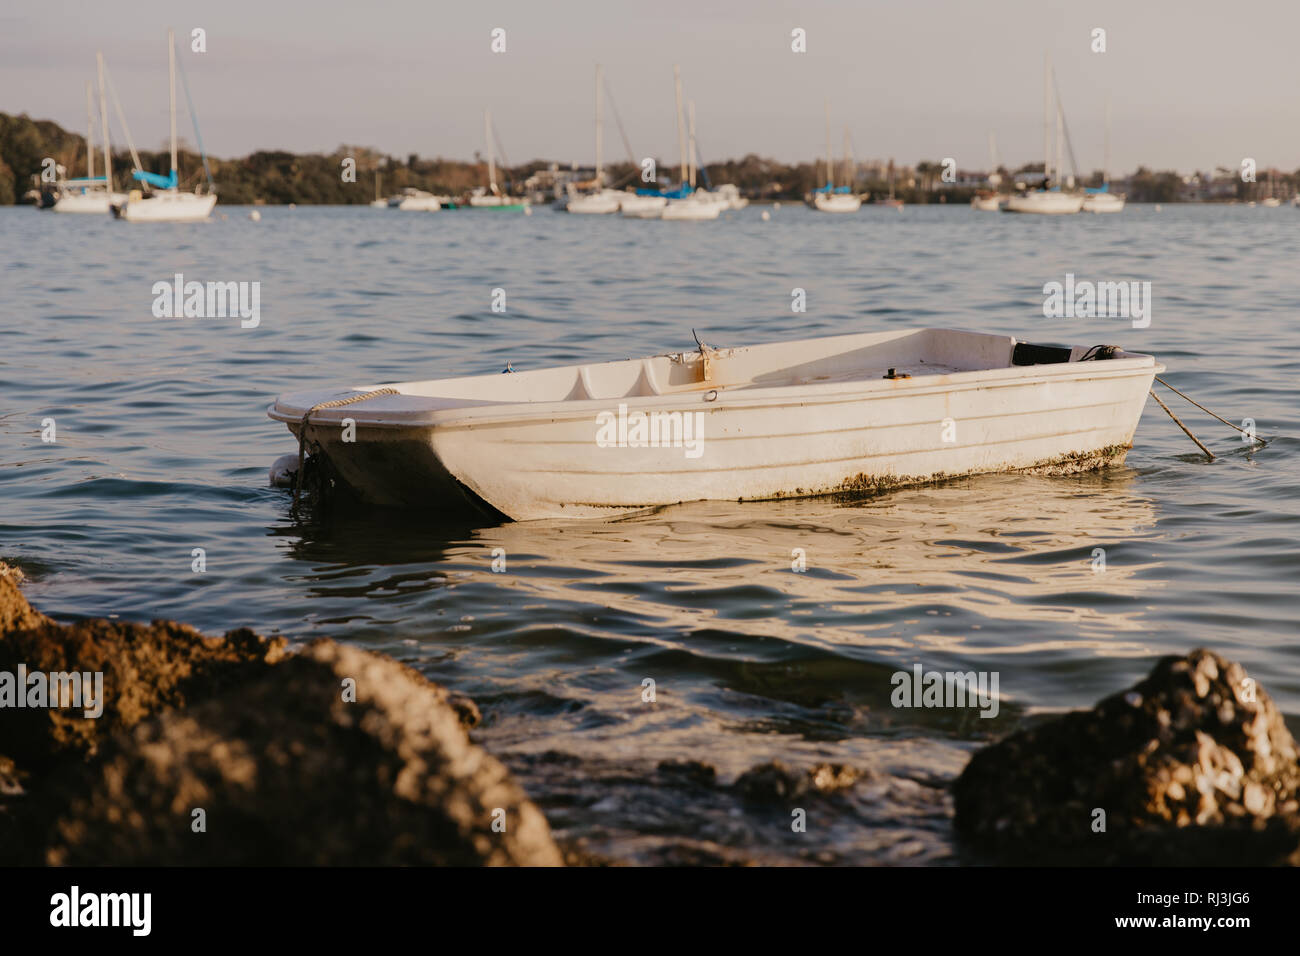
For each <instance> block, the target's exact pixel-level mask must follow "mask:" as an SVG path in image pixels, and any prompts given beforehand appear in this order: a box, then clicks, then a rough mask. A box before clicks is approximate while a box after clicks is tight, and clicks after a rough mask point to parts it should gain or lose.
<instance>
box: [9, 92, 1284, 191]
mask: <svg viewBox="0 0 1300 956" xmlns="http://www.w3.org/2000/svg"><path fill="white" fill-rule="evenodd" d="M139 156H140V163H141V165H142V166H143V168H144V169H146V170H148V171H150V172H156V173H161V174H163V175H165V174H166V173H167V167H168V164H169V153H168V150H167V149H166V148H162V149H159V150H156V151H150V150H141V151H140V152H139ZM97 158H98V157H97ZM47 159H53V160H54V162H55V163H56V164H58V165H61V166H63V167H64V168H65V169H66V170H67V175H69V176H75V175H80V174H81V173H82V172H83V171H84V170H85V164H86V140H85V137H84V136H81V135H79V134H77V133H74V132H70V131H68V130H65V129H63V128H62V127H61V126H59V125H58V124H57V123H55V122H53V121H51V120H33V119H31V118H29V117H28V116H27V115H26V114H22V115H19V116H10V115H8V114H5V113H0V205H13V204H15V203H21V202H25V201H27V199H26V198H25V197H26V196H27V194H28V193H29V191H30V190H32V189H33V187H34V186H35V185H36V182H35V180H34V177H36V176H38V175H39V173H40V171H41V170H42V168H43V164H45V161H46V160H47ZM347 160H352V161H353V162H352V163H351V164H348V163H347V162H346V161H347ZM208 162H209V166H210V167H211V170H212V176H213V179H214V181H215V183H216V191H217V194H218V195H219V196H220V197H221V201H222V202H224V203H229V204H235V205H238V204H244V203H266V204H268V205H279V204H287V203H299V204H303V205H308V204H327V205H356V204H364V203H368V202H370V201H371V200H372V199H374V198H375V197H376V192H377V191H379V190H382V194H383V195H391V194H393V193H397V192H400V191H401V190H402V189H404V188H407V187H412V188H417V189H424V190H427V191H429V192H432V193H437V194H447V195H453V196H456V195H461V194H463V193H465V192H467V191H469V190H470V189H472V188H473V187H475V186H481V185H484V184H485V183H486V181H487V170H486V163H485V162H483V160H482V158H481V157H480V156H478V155H477V154H475V158H474V161H472V162H466V161H462V160H453V159H443V158H440V157H439V158H432V159H430V158H425V157H421V156H418V155H416V154H414V153H412V154H411V155H409V156H407V157H406V158H405V159H402V158H400V157H395V156H387V155H385V154H383V153H382V152H380V151H378V150H375V149H373V148H369V147H360V146H340V147H339V148H338V149H336V150H334V151H333V152H332V153H330V154H329V155H325V154H322V153H291V152H287V151H284V150H259V151H257V152H254V153H251V154H250V155H248V156H244V157H241V158H239V159H215V158H212V157H209V159H208ZM131 165H132V164H131V159H130V154H129V153H128V152H126V151H118V150H114V152H113V168H114V170H116V174H115V180H116V182H117V185H118V187H119V188H122V187H123V186H124V181H125V180H126V170H128V169H130V168H131ZM180 165H181V170H182V172H183V177H184V178H183V184H185V183H189V184H192V183H194V182H196V181H197V180H198V178H199V177H201V176H202V175H203V166H202V162H201V159H200V157H199V156H198V154H197V153H195V152H194V151H193V150H192V149H190V148H188V147H187V146H183V147H182V148H181V150H180ZM349 165H351V167H352V175H345V173H347V172H348V167H349ZM98 166H99V164H97V170H98ZM551 167H552V163H550V162H547V161H540V160H535V161H533V162H530V163H525V164H523V165H520V166H514V167H511V168H509V169H503V170H502V171H501V173H500V174H499V179H500V180H502V181H503V182H506V183H509V184H512V185H513V186H515V187H517V188H519V187H522V185H523V184H524V183H525V182H527V181H528V180H529V178H530V177H533V176H535V175H537V174H542V176H543V178H544V176H545V173H546V172H547V171H548V170H550V168H551ZM564 168H565V167H564V166H563V165H562V166H561V169H564ZM659 169H660V170H661V171H662V172H663V173H664V175H665V176H671V174H672V171H673V167H672V166H671V165H668V164H665V165H661V166H660V167H659ZM1034 170H1037V171H1039V172H1041V171H1042V164H1041V163H1039V164H1037V165H1033V164H1030V165H1026V166H1024V167H1021V168H1020V169H1017V170H1006V169H1004V170H1003V174H1004V180H1006V179H1009V178H1010V177H1011V176H1013V175H1015V174H1017V173H1022V172H1031V171H1034ZM941 171H942V166H941V165H940V164H939V163H938V162H932V161H931V162H919V163H917V164H916V166H915V168H914V169H904V170H900V172H899V174H898V175H896V176H895V182H894V184H893V186H894V195H896V196H897V197H898V198H899V199H902V200H903V201H904V202H907V203H909V204H917V203H922V204H924V203H940V202H951V203H965V202H968V201H969V199H970V197H971V195H972V193H973V192H974V187H973V186H971V185H969V184H962V185H949V184H945V183H943V182H942V178H941V176H940V173H941ZM640 172H641V170H640V169H639V168H638V167H634V166H633V165H632V164H630V163H615V164H612V165H611V166H610V167H609V168H608V181H609V183H610V184H611V185H614V186H616V187H620V188H621V187H622V186H625V185H640V183H639V181H638V180H639V177H640ZM837 172H838V170H837ZM873 173H874V174H871V175H868V174H864V170H863V167H861V166H860V167H859V173H858V178H857V182H856V184H855V185H856V188H857V191H858V192H861V193H869V194H871V197H872V198H880V197H883V196H886V195H888V194H889V190H890V183H889V181H888V177H887V176H885V175H883V174H882V171H880V170H878V169H875V170H874V171H873ZM376 174H378V181H377V180H376ZM702 179H705V180H707V181H709V182H712V183H714V184H718V183H735V184H736V185H737V186H738V187H739V188H740V190H741V192H742V193H744V194H745V195H747V196H750V197H753V198H757V199H773V200H795V201H797V200H800V199H802V198H803V197H804V196H805V195H807V194H808V193H809V192H811V191H812V190H813V189H815V188H817V187H818V186H821V185H823V183H824V179H825V170H824V166H823V165H822V164H819V163H815V162H807V163H796V164H786V163H780V162H777V161H775V160H771V159H764V158H763V157H760V156H756V155H753V154H750V155H748V156H745V157H743V158H742V159H735V160H727V161H725V162H721V163H713V164H709V165H706V166H705V167H704V168H703V170H702ZM1100 182H1101V174H1100V173H1093V174H1092V175H1091V176H1089V177H1086V178H1085V181H1084V184H1085V185H1099V184H1100ZM1297 184H1300V171H1297V173H1295V174H1292V175H1289V176H1283V177H1281V181H1280V182H1279V183H1278V185H1280V186H1282V187H1284V188H1286V189H1287V191H1288V192H1294V191H1295V187H1296V185H1297ZM1247 187H1249V188H1247ZM1117 188H1119V184H1117ZM1122 188H1123V189H1124V190H1125V191H1126V192H1127V194H1128V198H1129V200H1130V201H1131V202H1177V201H1179V199H1180V198H1182V196H1183V194H1184V180H1183V177H1182V176H1180V175H1179V174H1178V173H1176V172H1172V171H1164V172H1154V171H1151V170H1148V169H1146V168H1144V167H1142V168H1139V169H1138V171H1137V172H1136V173H1134V174H1133V175H1132V176H1130V177H1129V178H1128V179H1127V181H1126V182H1124V184H1123V186H1122ZM1253 189H1254V184H1247V183H1238V188H1237V190H1235V192H1234V194H1233V195H1232V196H1226V197H1224V198H1236V199H1250V198H1254V193H1253V191H1252V190H1253Z"/></svg>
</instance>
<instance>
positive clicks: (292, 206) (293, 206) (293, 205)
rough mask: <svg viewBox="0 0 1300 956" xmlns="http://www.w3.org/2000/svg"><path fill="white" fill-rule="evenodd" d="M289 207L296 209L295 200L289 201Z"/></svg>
mask: <svg viewBox="0 0 1300 956" xmlns="http://www.w3.org/2000/svg"><path fill="white" fill-rule="evenodd" d="M289 208H290V209H297V208H298V204H297V203H296V202H291V203H289Z"/></svg>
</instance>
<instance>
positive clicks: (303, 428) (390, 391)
mask: <svg viewBox="0 0 1300 956" xmlns="http://www.w3.org/2000/svg"><path fill="white" fill-rule="evenodd" d="M400 394H402V393H401V392H399V391H398V390H397V389H395V388H387V387H385V388H376V389H372V390H371V391H369V392H362V393H361V394H360V395H352V396H350V397H349V398H336V399H334V401H332V402H317V403H316V404H315V405H313V406H312V407H311V408H309V409H307V411H305V412H303V413H302V421H300V422H299V423H298V474H296V475H295V476H294V483H293V508H292V509H291V510H292V511H297V510H298V498H299V496H301V495H302V472H303V461H304V459H305V458H306V457H307V419H308V418H310V417H311V413H312V412H315V411H319V410H320V409H322V408H340V407H342V406H344V405H353V404H355V403H357V402H364V401H365V400H366V399H368V398H375V397H377V396H379V395H400ZM1157 401H1159V399H1157Z"/></svg>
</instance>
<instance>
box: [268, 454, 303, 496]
mask: <svg viewBox="0 0 1300 956" xmlns="http://www.w3.org/2000/svg"><path fill="white" fill-rule="evenodd" d="M297 478H298V456H297V455H281V456H280V457H279V458H277V459H276V460H275V461H273V462H272V463H271V487H272V488H292V487H293V485H294V481H295V480H296V479H297Z"/></svg>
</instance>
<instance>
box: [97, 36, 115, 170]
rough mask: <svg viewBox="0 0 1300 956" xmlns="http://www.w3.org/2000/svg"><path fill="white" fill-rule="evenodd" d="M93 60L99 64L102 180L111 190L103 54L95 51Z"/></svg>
mask: <svg viewBox="0 0 1300 956" xmlns="http://www.w3.org/2000/svg"><path fill="white" fill-rule="evenodd" d="M95 61H96V63H98V65H99V120H100V125H101V126H102V127H103V134H104V135H103V140H104V182H105V183H106V184H107V185H108V191H109V192H110V193H111V192H112V191H113V154H112V153H111V152H110V151H109V148H108V101H107V100H106V99H105V98H104V54H103V53H96V54H95Z"/></svg>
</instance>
